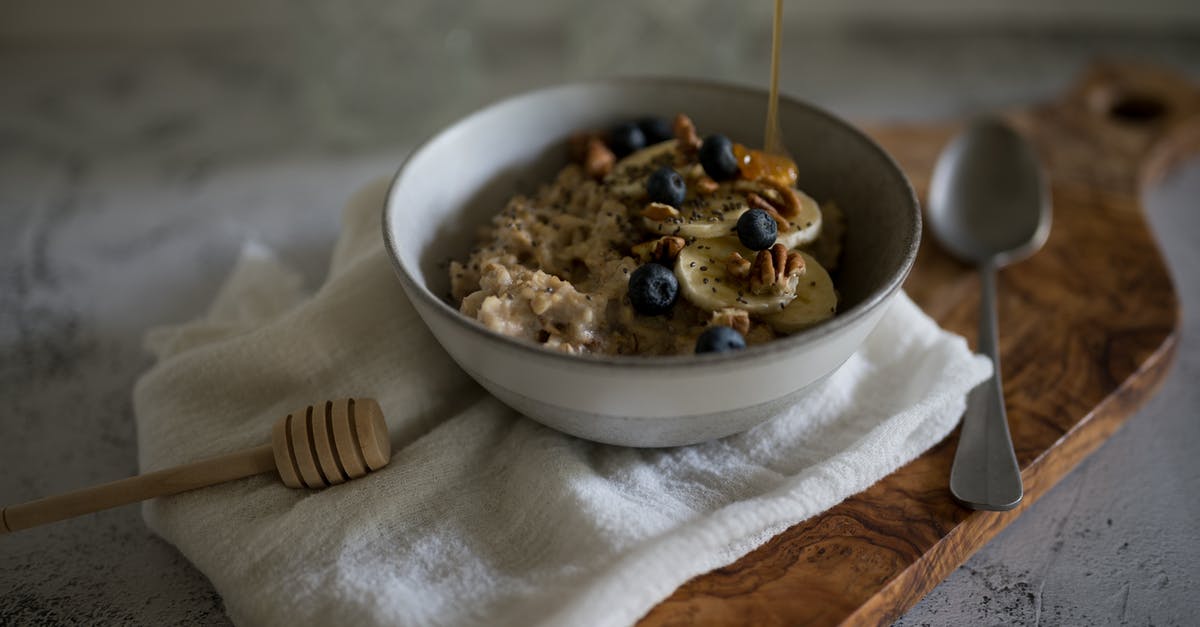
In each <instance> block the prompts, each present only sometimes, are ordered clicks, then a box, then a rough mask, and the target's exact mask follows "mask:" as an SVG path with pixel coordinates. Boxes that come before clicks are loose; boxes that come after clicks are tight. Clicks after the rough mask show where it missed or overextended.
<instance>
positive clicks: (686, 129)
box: [672, 113, 703, 165]
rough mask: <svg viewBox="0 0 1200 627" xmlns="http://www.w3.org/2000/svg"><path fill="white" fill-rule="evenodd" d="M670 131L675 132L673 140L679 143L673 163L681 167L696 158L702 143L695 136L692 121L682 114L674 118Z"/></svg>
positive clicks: (694, 127) (697, 136)
mask: <svg viewBox="0 0 1200 627" xmlns="http://www.w3.org/2000/svg"><path fill="white" fill-rule="evenodd" d="M672 129H673V130H674V131H675V139H677V140H678V141H679V143H678V152H677V153H676V155H675V157H676V158H675V161H676V162H677V163H679V164H681V165H682V164H684V163H687V162H688V161H689V160H691V158H692V157H694V156H696V153H697V152H699V151H700V144H701V143H703V142H702V141H701V140H700V136H699V135H697V134H696V125H695V124H692V119H691V118H689V117H688V116H686V115H684V114H682V113H680V114H678V115H676V116H675V122H674V124H672Z"/></svg>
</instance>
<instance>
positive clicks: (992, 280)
mask: <svg viewBox="0 0 1200 627" xmlns="http://www.w3.org/2000/svg"><path fill="white" fill-rule="evenodd" d="M979 275H980V283H981V284H982V288H983V293H982V298H981V302H980V307H979V351H980V352H982V353H984V354H985V355H987V356H988V357H991V358H992V367H993V369H994V371H995V374H994V375H992V378H990V379H988V380H987V381H984V382H983V383H980V384H979V385H978V386H976V387H975V389H973V390H971V393H970V394H969V395H968V396H967V410H966V413H965V414H964V415H963V425H962V433H961V435H960V436H959V440H958V450H957V451H955V453H954V465H953V466H952V467H951V468H950V492H951V493H952V494H953V495H954V498H956V499H958V501H959V502H960V503H962V504H963V505H965V506H967V507H970V508H972V509H987V510H997V511H1003V510H1009V509H1012V508H1014V507H1016V506H1017V504H1018V503H1020V502H1021V496H1022V495H1023V494H1024V488H1023V487H1022V485H1021V470H1020V468H1018V467H1017V456H1016V454H1014V453H1013V446H1012V437H1011V436H1009V433H1008V415H1007V413H1006V412H1005V411H1004V393H1003V391H1002V388H1001V385H1000V350H999V347H998V346H997V344H998V342H997V337H996V336H997V329H996V326H997V325H996V266H995V265H993V264H990V263H988V264H983V265H981V266H980V267H979Z"/></svg>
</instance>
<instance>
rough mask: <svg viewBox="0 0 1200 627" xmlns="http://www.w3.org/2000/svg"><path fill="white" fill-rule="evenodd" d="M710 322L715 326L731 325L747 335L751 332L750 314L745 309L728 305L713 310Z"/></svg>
mask: <svg viewBox="0 0 1200 627" xmlns="http://www.w3.org/2000/svg"><path fill="white" fill-rule="evenodd" d="M709 324H710V325H712V326H714V327H731V328H732V329H733V330H734V331H737V332H738V333H741V334H742V336H743V337H745V336H746V334H747V333H749V332H750V314H749V313H747V312H746V310H745V309H738V308H737V307H726V308H725V309H718V310H716V311H714V312H712V319H711V320H709Z"/></svg>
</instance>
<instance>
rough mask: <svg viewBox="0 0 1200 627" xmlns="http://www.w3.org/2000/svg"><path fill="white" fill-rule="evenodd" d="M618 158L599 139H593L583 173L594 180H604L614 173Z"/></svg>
mask: <svg viewBox="0 0 1200 627" xmlns="http://www.w3.org/2000/svg"><path fill="white" fill-rule="evenodd" d="M616 162H617V156H616V155H614V154H613V152H612V151H611V150H609V149H608V146H605V145H604V142H602V141H600V138H599V137H592V138H591V139H589V140H588V143H587V154H586V156H585V157H584V161H583V171H584V172H585V173H587V175H588V176H590V177H592V178H594V179H602V178H604V177H606V176H608V173H609V172H612V169H613V164H615V163H616Z"/></svg>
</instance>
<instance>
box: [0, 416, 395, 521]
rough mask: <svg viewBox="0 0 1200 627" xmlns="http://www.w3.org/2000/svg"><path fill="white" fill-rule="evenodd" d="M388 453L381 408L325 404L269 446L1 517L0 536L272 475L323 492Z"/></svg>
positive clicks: (18, 508) (287, 422) (25, 506)
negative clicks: (191, 491) (142, 502)
mask: <svg viewBox="0 0 1200 627" xmlns="http://www.w3.org/2000/svg"><path fill="white" fill-rule="evenodd" d="M391 450H392V445H391V441H390V440H389V439H388V432H387V424H386V423H385V422H384V420H383V411H382V410H381V409H380V408H379V403H377V402H375V401H374V400H372V399H369V398H360V399H353V398H350V399H339V400H335V401H326V402H324V403H321V404H318V405H309V406H308V407H306V408H304V409H303V410H301V411H298V412H294V413H291V414H288V415H286V416H284V417H283V418H280V419H279V420H278V421H276V423H275V426H274V428H273V431H272V439H271V444H264V445H262V446H259V447H256V448H251V449H246V450H243V451H237V452H235V453H229V454H227V455H221V456H218V457H212V458H209V459H204V460H201V461H198V462H193V463H190V464H185V465H183V466H176V467H174V468H167V469H164V470H158V471H155V472H151V473H146V474H143V475H138V476H136V477H130V478H128V479H121V480H119V481H113V482H110V483H105V484H102V485H98V486H93V487H90V488H85V489H83V490H76V491H74V492H68V493H66V494H59V495H57V496H51V497H47V498H44V499H39V500H37V501H31V502H29V503H22V504H20V505H13V506H10V507H6V508H4V509H0V534H2V533H8V532H12V531H19V530H21V529H28V528H29V527H36V526H38V525H44V524H46V523H51V522H55V521H59V520H63V519H66V518H72V517H74V516H80V515H82V514H88V513H91V512H96V511H99V510H102V509H108V508H110V507H117V506H120V505H128V504H129V503H135V502H137V501H142V500H145V499H149V498H154V497H159V496H168V495H171V494H179V493H180V492H186V491H188V490H195V489H196V488H203V487H206V486H210V485H215V484H218V483H224V482H226V481H232V480H234V479H241V478H243V477H249V476H252V475H257V474H261V473H265V472H272V471H277V472H278V473H279V477H280V479H281V480H282V481H283V483H284V485H286V486H288V487H289V488H301V487H306V488H310V489H319V488H324V487H326V486H330V485H336V484H338V483H342V482H344V481H347V480H349V479H355V478H358V477H361V476H363V475H365V474H367V473H368V472H371V471H374V470H378V469H380V468H382V467H383V466H385V465H387V463H388V459H389V458H390V457H391Z"/></svg>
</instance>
